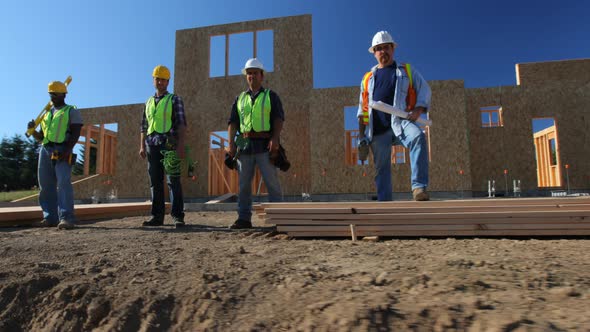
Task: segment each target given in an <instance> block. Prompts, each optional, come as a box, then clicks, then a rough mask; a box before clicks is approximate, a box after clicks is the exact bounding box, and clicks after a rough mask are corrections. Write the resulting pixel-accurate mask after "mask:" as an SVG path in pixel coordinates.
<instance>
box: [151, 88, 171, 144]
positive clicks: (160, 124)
mask: <svg viewBox="0 0 590 332" xmlns="http://www.w3.org/2000/svg"><path fill="white" fill-rule="evenodd" d="M173 97H174V95H173V94H171V93H169V94H167V95H166V96H164V98H162V99H160V101H159V102H158V104H157V105H156V99H155V98H154V97H150V99H148V101H147V102H146V103H145V117H146V119H147V123H148V129H147V134H148V135H150V134H151V133H153V132H157V133H160V134H165V133H167V132H169V131H170V128H172V98H173Z"/></svg>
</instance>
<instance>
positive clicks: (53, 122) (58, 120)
mask: <svg viewBox="0 0 590 332" xmlns="http://www.w3.org/2000/svg"><path fill="white" fill-rule="evenodd" d="M72 108H73V106H70V105H65V106H64V107H62V108H61V109H59V110H56V109H54V112H53V113H51V112H47V113H46V114H45V116H44V117H43V120H42V121H41V130H43V136H44V137H43V144H47V143H49V142H51V143H58V144H59V143H63V141H65V139H66V133H67V132H68V124H69V123H70V109H72Z"/></svg>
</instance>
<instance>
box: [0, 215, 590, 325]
mask: <svg viewBox="0 0 590 332" xmlns="http://www.w3.org/2000/svg"><path fill="white" fill-rule="evenodd" d="M235 218H236V214H235V212H189V213H187V216H186V221H187V224H188V226H187V227H186V228H184V229H181V230H180V229H179V230H175V229H174V228H173V227H172V226H171V225H170V223H171V220H170V219H169V217H167V220H166V225H164V226H161V227H154V228H142V227H141V226H140V225H141V222H142V221H143V220H145V217H127V218H122V219H111V220H105V221H100V222H93V223H85V224H82V225H80V226H78V227H77V228H76V229H74V230H71V231H58V230H57V229H54V228H51V229H48V228H30V227H15V228H1V229H0V244H1V245H0V331H56V330H58V331H59V330H62V331H80V330H85V331H89V330H96V331H136V330H140V331H162V330H182V331H207V330H210V331H367V330H379V331H394V330H395V331H407V330H410V331H590V314H589V313H590V255H588V252H590V240H589V239H588V238H587V237H586V238H584V237H577V238H576V237H569V238H558V237H553V238H537V239H531V238H509V239H505V238H428V239H427V238H410V239H395V238H385V239H381V241H378V242H369V241H357V242H352V241H351V240H350V239H347V238H339V239H289V238H288V237H286V236H285V235H284V234H277V233H275V232H273V230H272V228H268V227H265V226H264V225H262V220H261V219H257V218H254V219H253V221H254V223H255V225H256V226H259V227H258V228H256V229H254V230H247V231H229V230H227V228H226V226H227V225H229V224H230V223H232V222H233V221H234V219H235Z"/></svg>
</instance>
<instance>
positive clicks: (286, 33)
mask: <svg viewBox="0 0 590 332" xmlns="http://www.w3.org/2000/svg"><path fill="white" fill-rule="evenodd" d="M266 29H272V30H273V40H274V41H273V43H274V70H273V71H272V72H267V73H265V78H264V79H265V81H264V83H263V85H264V86H265V87H267V88H270V89H272V90H274V91H275V92H277V94H278V95H279V97H280V98H281V101H282V103H283V108H284V110H285V118H286V119H285V125H284V128H283V131H282V134H281V143H282V144H283V145H284V147H285V148H286V149H287V154H288V158H289V160H290V161H291V164H292V167H291V169H290V170H289V172H287V173H283V172H280V173H281V174H280V180H281V184H282V189H283V192H284V193H285V194H299V193H301V190H302V188H309V187H310V184H311V179H310V169H309V146H310V144H309V95H310V93H311V91H312V88H313V69H312V42H311V35H312V33H311V16H310V15H305V16H296V17H285V18H279V19H268V20H259V21H251V22H241V23H235V24H227V25H218V26H212V27H205V28H198V29H188V30H180V31H177V33H176V62H175V71H174V72H175V75H174V74H173V75H174V86H175V89H176V91H175V92H176V93H177V94H178V95H180V96H181V97H183V99H184V103H185V108H186V115H187V121H188V122H189V130H188V137H187V142H188V143H189V144H191V147H192V154H193V159H194V160H196V161H198V162H199V163H198V165H197V167H196V172H197V174H198V175H199V178H198V180H197V181H196V182H191V183H190V184H189V186H187V188H186V189H185V192H186V196H187V197H203V196H207V194H208V193H207V177H208V165H207V153H208V140H209V133H210V132H211V131H220V130H224V131H225V130H227V120H228V118H229V115H230V111H231V106H232V103H233V101H234V100H235V98H236V96H237V95H238V94H239V93H240V92H241V91H244V90H246V89H247V84H246V79H245V77H244V76H242V75H234V76H227V77H215V78H210V77H209V43H210V37H211V36H215V35H222V34H233V33H240V32H246V31H255V30H266ZM230 52H231V49H230ZM246 60H247V59H244V63H245V62H246ZM295 174H297V176H294V175H295Z"/></svg>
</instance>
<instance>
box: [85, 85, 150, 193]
mask: <svg viewBox="0 0 590 332" xmlns="http://www.w3.org/2000/svg"><path fill="white" fill-rule="evenodd" d="M146 99H147V96H146ZM143 111H144V105H143V104H130V105H121V106H109V107H95V108H87V109H81V114H82V121H83V122H84V124H87V125H97V124H107V123H116V124H117V154H116V156H117V163H116V168H115V174H114V175H113V176H112V177H111V186H112V189H114V190H115V191H116V193H117V197H118V198H142V197H145V198H148V197H149V196H150V188H149V178H148V174H147V162H146V161H145V160H143V159H141V158H140V157H139V141H140V128H141V117H142V113H143ZM101 178H102V177H101ZM96 186H97V183H96V181H91V182H82V183H79V184H77V185H76V186H75V188H74V193H75V197H76V199H87V198H89V197H90V196H88V193H92V192H94V190H95V189H98V190H99V191H100V192H101V190H102V189H104V188H97V187H96Z"/></svg>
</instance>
